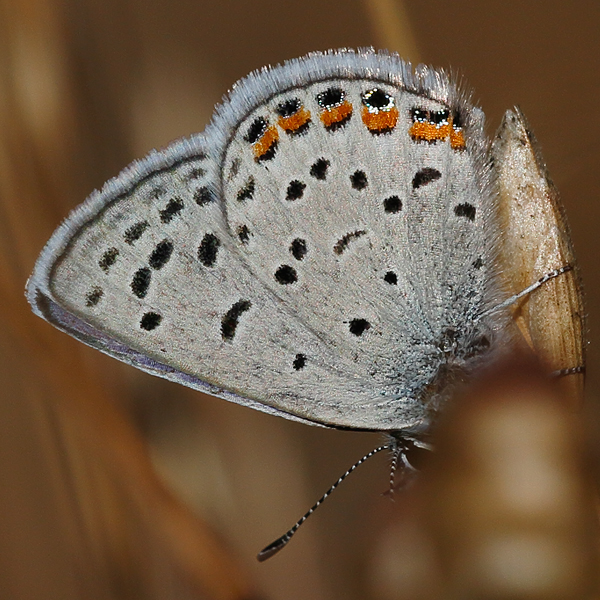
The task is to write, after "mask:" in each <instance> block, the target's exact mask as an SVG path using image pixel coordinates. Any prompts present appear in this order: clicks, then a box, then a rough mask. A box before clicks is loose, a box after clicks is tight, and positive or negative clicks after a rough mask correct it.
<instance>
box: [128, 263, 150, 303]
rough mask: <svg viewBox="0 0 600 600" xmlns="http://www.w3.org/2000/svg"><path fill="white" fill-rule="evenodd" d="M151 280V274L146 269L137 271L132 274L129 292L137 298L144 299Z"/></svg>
mask: <svg viewBox="0 0 600 600" xmlns="http://www.w3.org/2000/svg"><path fill="white" fill-rule="evenodd" d="M151 279H152V272H151V271H150V269H149V268H148V267H144V268H142V269H138V270H137V271H136V272H135V273H134V274H133V279H132V280H131V291H132V292H133V293H134V294H135V295H136V296H137V297H138V298H145V297H146V294H147V293H148V288H149V287H150V280H151Z"/></svg>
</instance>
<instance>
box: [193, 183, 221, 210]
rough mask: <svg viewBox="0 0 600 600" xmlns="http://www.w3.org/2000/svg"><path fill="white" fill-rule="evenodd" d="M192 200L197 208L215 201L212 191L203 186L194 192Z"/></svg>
mask: <svg viewBox="0 0 600 600" xmlns="http://www.w3.org/2000/svg"><path fill="white" fill-rule="evenodd" d="M194 200H195V201H196V204H197V205H198V206H205V205H206V204H210V203H211V202H214V201H215V200H216V198H215V195H214V193H213V191H212V190H211V189H210V188H208V187H207V186H205V185H203V186H202V187H200V188H198V189H197V190H196V191H195V192H194Z"/></svg>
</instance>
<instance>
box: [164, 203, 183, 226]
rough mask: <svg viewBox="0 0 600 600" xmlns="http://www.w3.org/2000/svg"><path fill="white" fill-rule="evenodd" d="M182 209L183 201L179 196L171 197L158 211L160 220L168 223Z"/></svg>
mask: <svg viewBox="0 0 600 600" xmlns="http://www.w3.org/2000/svg"><path fill="white" fill-rule="evenodd" d="M182 210H183V201H182V200H180V199H179V198H171V200H169V202H168V204H167V206H165V208H163V210H161V211H160V220H161V221H162V222H163V223H170V222H171V221H172V220H173V219H174V218H175V217H177V216H178V215H179V213H180V212H181V211H182Z"/></svg>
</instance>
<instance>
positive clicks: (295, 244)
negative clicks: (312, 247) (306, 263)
mask: <svg viewBox="0 0 600 600" xmlns="http://www.w3.org/2000/svg"><path fill="white" fill-rule="evenodd" d="M290 252H291V253H292V256H293V257H294V258H295V259H296V260H302V259H303V258H304V257H305V256H306V252H307V248H306V240H303V239H302V238H296V239H295V240H293V241H292V243H291V244H290Z"/></svg>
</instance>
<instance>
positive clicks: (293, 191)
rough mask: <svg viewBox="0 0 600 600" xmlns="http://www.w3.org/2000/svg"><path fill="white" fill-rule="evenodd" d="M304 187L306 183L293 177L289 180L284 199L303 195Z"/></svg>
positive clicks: (293, 198)
mask: <svg viewBox="0 0 600 600" xmlns="http://www.w3.org/2000/svg"><path fill="white" fill-rule="evenodd" d="M305 189H306V184H305V183H302V182H301V181H298V180H297V179H294V181H290V184H289V185H288V188H287V192H286V195H285V199H286V200H299V199H300V198H302V196H303V195H304V190H305Z"/></svg>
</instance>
